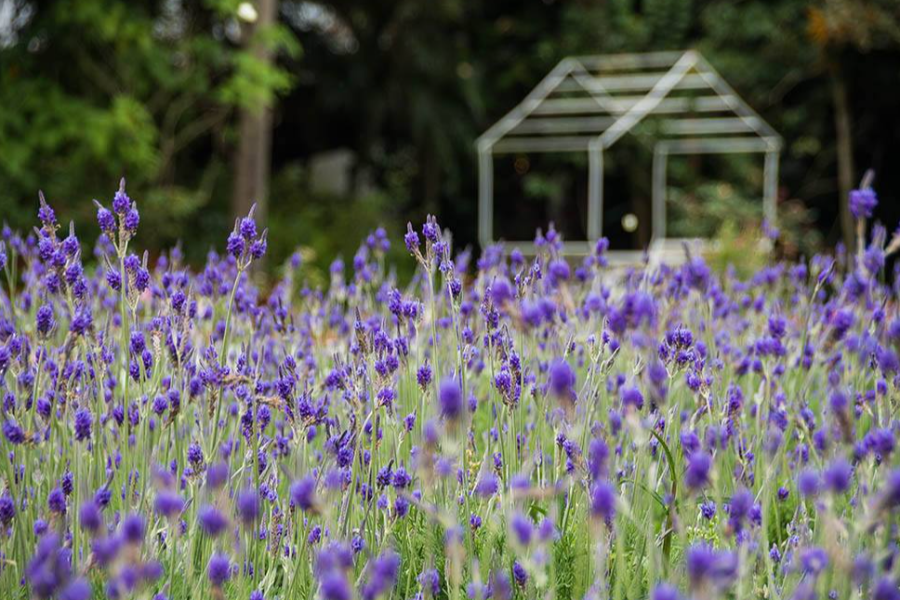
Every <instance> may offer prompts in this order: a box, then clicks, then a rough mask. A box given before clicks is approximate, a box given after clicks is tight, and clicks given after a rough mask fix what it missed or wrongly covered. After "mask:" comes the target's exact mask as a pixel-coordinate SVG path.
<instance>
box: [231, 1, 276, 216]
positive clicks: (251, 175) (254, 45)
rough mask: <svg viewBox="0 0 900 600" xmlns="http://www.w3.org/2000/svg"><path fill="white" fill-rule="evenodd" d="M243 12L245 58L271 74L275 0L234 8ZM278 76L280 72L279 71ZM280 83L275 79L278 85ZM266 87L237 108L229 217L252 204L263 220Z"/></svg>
mask: <svg viewBox="0 0 900 600" xmlns="http://www.w3.org/2000/svg"><path fill="white" fill-rule="evenodd" d="M241 10H243V11H244V12H245V13H247V14H246V18H245V19H244V23H243V24H242V25H241V36H242V37H243V38H244V39H243V42H244V44H245V46H246V48H247V49H248V50H249V53H248V54H247V55H246V59H247V60H252V61H254V62H256V63H257V66H256V68H257V70H258V71H259V72H260V73H271V72H272V63H273V58H274V57H273V54H272V47H271V43H270V41H269V40H268V39H267V38H266V33H267V32H269V31H271V29H272V26H273V25H274V24H275V21H276V16H277V11H278V2H277V0H258V1H257V7H256V8H254V7H253V6H252V5H251V4H250V3H249V2H244V3H242V4H241V5H240V6H239V7H238V12H239V13H240V11H241ZM279 75H280V74H279ZM281 83H282V82H277V84H281ZM271 95H272V94H271V90H270V89H269V87H268V86H265V85H263V86H261V87H260V88H258V91H257V92H256V93H255V94H253V95H249V97H247V98H245V101H244V102H243V103H242V106H241V107H240V117H239V125H238V142H237V150H236V152H235V158H234V162H235V164H234V171H235V181H234V189H233V190H232V192H231V212H232V216H234V217H235V218H238V217H239V216H242V215H246V214H247V213H248V212H249V211H250V207H251V206H252V205H253V204H254V203H256V206H257V208H256V219H257V220H258V221H259V222H260V223H265V222H266V215H267V208H266V207H267V204H268V181H269V174H270V171H271V168H270V167H271V160H272V106H271V105H272V98H271Z"/></svg>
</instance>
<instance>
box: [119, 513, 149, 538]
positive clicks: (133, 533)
mask: <svg viewBox="0 0 900 600" xmlns="http://www.w3.org/2000/svg"><path fill="white" fill-rule="evenodd" d="M146 529H147V525H146V523H145V521H144V517H142V516H141V515H139V514H137V513H132V514H130V515H128V516H127V517H125V520H123V521H122V537H123V538H124V540H125V541H126V542H128V543H130V544H135V545H140V544H141V543H143V541H144V532H145V531H146Z"/></svg>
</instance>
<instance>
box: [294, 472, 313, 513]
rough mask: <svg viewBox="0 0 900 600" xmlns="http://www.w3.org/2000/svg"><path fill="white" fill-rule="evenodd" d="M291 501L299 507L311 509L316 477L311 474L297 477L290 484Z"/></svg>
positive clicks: (304, 509)
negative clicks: (300, 477)
mask: <svg viewBox="0 0 900 600" xmlns="http://www.w3.org/2000/svg"><path fill="white" fill-rule="evenodd" d="M291 501H292V502H293V503H294V504H295V505H296V506H297V507H299V508H300V510H303V511H307V510H310V509H312V508H313V507H314V506H315V503H316V479H315V477H313V476H312V475H307V476H306V477H304V478H303V479H298V480H297V481H295V482H294V483H292V484H291Z"/></svg>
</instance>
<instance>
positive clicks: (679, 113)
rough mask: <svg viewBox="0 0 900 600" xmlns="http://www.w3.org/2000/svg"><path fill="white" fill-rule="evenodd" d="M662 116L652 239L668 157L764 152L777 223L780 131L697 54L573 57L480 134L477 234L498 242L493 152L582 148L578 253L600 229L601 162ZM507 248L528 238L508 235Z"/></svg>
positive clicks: (568, 249)
mask: <svg viewBox="0 0 900 600" xmlns="http://www.w3.org/2000/svg"><path fill="white" fill-rule="evenodd" d="M654 116H658V117H660V123H659V132H658V133H657V134H655V135H654V136H653V137H654V140H653V167H652V171H653V172H652V192H651V202H652V205H651V212H652V229H651V231H652V239H653V240H654V241H657V242H658V241H661V240H664V239H665V238H666V179H667V170H668V157H669V156H670V155H679V154H727V153H760V154H764V155H765V162H764V166H763V215H764V217H765V219H766V220H767V221H769V222H774V221H775V216H776V215H775V213H776V194H777V187H778V162H779V156H780V153H781V147H782V141H781V137H780V136H779V135H778V134H777V133H776V132H775V130H774V129H773V128H772V127H771V126H770V125H769V124H768V123H766V122H765V121H764V120H763V119H762V118H761V117H760V116H759V115H758V114H757V113H756V112H754V111H753V109H752V108H750V106H749V105H747V103H746V102H744V100H742V99H741V98H740V96H738V95H737V93H735V91H734V90H733V89H732V88H731V87H730V86H729V85H728V84H727V83H726V82H725V80H724V79H723V78H722V77H721V76H720V75H719V74H718V72H716V70H715V69H713V67H712V66H711V65H710V64H709V63H708V62H707V61H706V59H704V58H703V57H702V56H701V55H700V54H699V53H698V52H696V51H694V50H687V51H683V52H655V53H645V54H620V55H606V56H581V57H569V58H565V59H563V60H562V61H560V63H559V64H557V65H556V67H554V68H553V70H552V71H550V73H549V74H548V75H547V76H546V77H545V78H544V79H543V80H542V81H541V82H540V83H539V84H538V85H537V87H535V88H534V89H533V90H532V91H531V93H529V94H528V96H526V97H525V99H524V100H523V101H522V102H521V103H519V105H518V106H516V107H515V108H514V109H513V110H511V111H510V112H509V113H508V114H506V116H504V117H503V118H502V119H500V120H499V121H498V122H497V123H495V124H494V125H493V126H492V127H491V128H490V129H488V130H487V131H486V132H485V133H484V134H482V135H481V136H480V137H479V138H478V142H477V149H478V234H479V240H480V241H481V243H482V245H486V244H489V243H491V242H493V241H494V199H493V188H494V156H495V155H501V154H517V153H529V152H539V153H545V152H586V153H587V155H588V202H587V236H588V240H586V241H571V242H567V243H566V244H565V246H564V248H563V251H564V253H566V254H582V253H584V252H587V251H588V250H589V247H590V246H589V244H590V241H593V240H596V239H598V238H600V237H601V236H602V234H603V160H604V152H606V151H607V150H609V149H610V148H611V147H612V146H613V145H614V144H615V143H616V142H617V141H618V140H619V139H621V138H622V136H624V135H625V134H627V133H629V132H631V131H633V130H634V128H635V127H637V126H638V125H639V124H641V123H642V122H644V121H645V120H646V119H647V118H648V117H654ZM508 243H511V244H523V245H524V244H525V243H526V242H521V241H510V242H508Z"/></svg>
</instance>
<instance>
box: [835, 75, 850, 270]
mask: <svg viewBox="0 0 900 600" xmlns="http://www.w3.org/2000/svg"><path fill="white" fill-rule="evenodd" d="M831 96H832V100H833V102H834V128H835V135H836V146H837V167H838V188H839V193H840V197H839V206H840V214H841V233H842V234H843V238H844V244H845V245H846V247H847V251H848V252H853V248H854V246H853V238H854V226H853V215H851V214H850V190H851V189H852V188H853V137H852V134H851V126H850V106H849V103H848V101H847V84H846V82H845V81H844V78H843V77H842V75H841V72H840V67H838V66H833V67H832V69H831Z"/></svg>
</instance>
